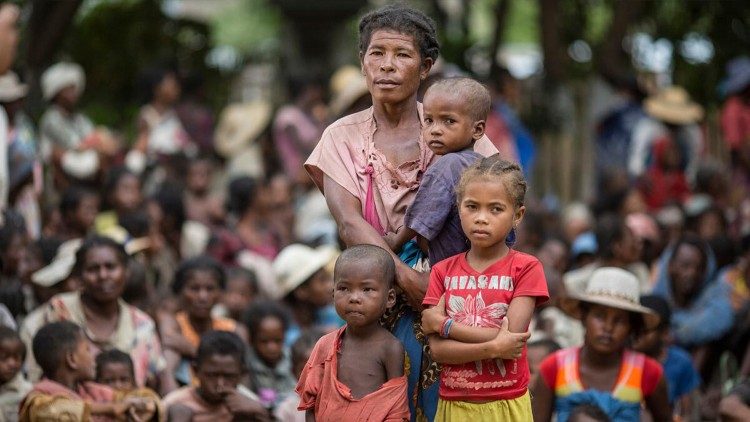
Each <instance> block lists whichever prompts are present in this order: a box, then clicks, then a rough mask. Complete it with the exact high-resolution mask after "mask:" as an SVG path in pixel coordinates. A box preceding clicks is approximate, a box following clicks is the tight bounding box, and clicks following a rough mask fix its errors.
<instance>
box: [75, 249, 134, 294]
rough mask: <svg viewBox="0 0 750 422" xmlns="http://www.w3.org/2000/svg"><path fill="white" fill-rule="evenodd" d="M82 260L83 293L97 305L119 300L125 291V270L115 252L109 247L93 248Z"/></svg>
mask: <svg viewBox="0 0 750 422" xmlns="http://www.w3.org/2000/svg"><path fill="white" fill-rule="evenodd" d="M83 259H84V262H83V266H82V268H81V281H82V282H83V291H84V292H85V293H86V294H87V295H88V296H89V297H91V298H92V299H94V300H95V301H96V302H99V303H108V302H113V301H116V300H117V299H119V298H120V296H122V292H123V291H124V290H125V280H126V279H127V269H126V268H125V264H124V263H123V262H122V261H121V260H120V259H121V257H120V256H119V254H118V253H117V251H115V250H114V249H112V248H111V247H109V246H95V247H93V248H91V249H89V250H88V251H87V252H86V255H85V256H84V258H83Z"/></svg>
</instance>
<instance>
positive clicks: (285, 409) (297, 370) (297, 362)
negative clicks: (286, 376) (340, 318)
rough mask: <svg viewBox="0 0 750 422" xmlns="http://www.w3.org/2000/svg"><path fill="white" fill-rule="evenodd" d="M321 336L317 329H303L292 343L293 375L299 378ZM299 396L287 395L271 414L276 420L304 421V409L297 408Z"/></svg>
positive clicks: (286, 421)
mask: <svg viewBox="0 0 750 422" xmlns="http://www.w3.org/2000/svg"><path fill="white" fill-rule="evenodd" d="M321 337H323V333H322V332H321V331H318V330H314V329H311V330H305V331H303V332H302V334H301V335H300V336H299V338H298V339H297V341H295V342H294V344H293V345H292V371H293V374H294V377H295V378H296V379H297V380H299V377H300V375H301V374H302V370H303V369H304V368H305V364H306V363H307V361H308V360H309V359H310V354H311V353H312V351H313V348H314V347H315V343H317V342H318V340H320V338H321ZM299 399H300V397H299V396H298V395H297V393H296V392H295V393H292V394H290V395H288V396H287V398H286V399H284V400H283V401H282V402H281V403H279V405H278V406H276V409H274V411H273V416H274V417H275V418H276V420H278V421H284V422H305V413H306V412H304V411H299V410H297V404H299Z"/></svg>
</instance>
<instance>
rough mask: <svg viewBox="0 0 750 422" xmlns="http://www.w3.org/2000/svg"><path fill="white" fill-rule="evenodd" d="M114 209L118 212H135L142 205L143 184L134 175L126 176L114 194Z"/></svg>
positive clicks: (121, 179)
mask: <svg viewBox="0 0 750 422" xmlns="http://www.w3.org/2000/svg"><path fill="white" fill-rule="evenodd" d="M112 197H113V202H114V204H113V205H114V207H115V208H116V209H117V210H122V211H133V210H135V209H137V208H138V207H139V206H140V205H141V182H140V181H139V180H138V178H137V177H136V176H135V175H133V174H125V175H123V176H122V177H121V178H120V180H118V181H117V184H116V185H115V191H114V192H112Z"/></svg>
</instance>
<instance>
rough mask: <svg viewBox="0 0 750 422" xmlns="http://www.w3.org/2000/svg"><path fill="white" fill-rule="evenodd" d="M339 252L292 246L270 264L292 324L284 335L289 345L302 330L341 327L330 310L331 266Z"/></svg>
mask: <svg viewBox="0 0 750 422" xmlns="http://www.w3.org/2000/svg"><path fill="white" fill-rule="evenodd" d="M338 255H339V251H338V250H337V249H336V248H334V247H331V246H319V247H317V248H311V247H309V246H306V245H302V244H299V243H295V244H292V245H289V246H287V247H286V248H284V249H282V250H281V252H280V253H279V255H278V256H277V257H276V259H275V260H274V261H273V270H274V273H275V274H276V280H277V283H278V286H279V290H278V296H277V298H278V299H281V300H283V302H284V303H285V304H286V305H287V306H288V308H289V310H291V312H292V315H293V317H294V321H293V322H292V323H291V324H290V325H289V328H288V329H287V332H286V333H285V339H284V343H285V344H286V345H287V346H291V345H292V344H293V343H294V342H295V341H296V340H297V338H298V337H299V335H300V333H301V331H302V330H303V329H305V328H310V327H317V328H322V329H327V330H330V329H335V328H338V327H340V326H341V325H343V321H342V320H341V319H340V318H339V317H338V316H337V314H336V310H335V308H334V307H333V271H332V264H333V262H334V261H335V260H336V258H337V257H338Z"/></svg>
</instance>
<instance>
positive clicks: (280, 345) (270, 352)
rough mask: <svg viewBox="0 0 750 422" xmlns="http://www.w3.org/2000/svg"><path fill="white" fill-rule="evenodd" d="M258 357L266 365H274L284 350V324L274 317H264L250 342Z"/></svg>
mask: <svg viewBox="0 0 750 422" xmlns="http://www.w3.org/2000/svg"><path fill="white" fill-rule="evenodd" d="M250 343H251V345H252V346H253V349H255V353H256V354H257V355H258V357H259V358H260V359H261V360H262V361H263V362H264V363H265V364H266V365H268V366H270V367H275V366H276V364H277V363H279V361H280V360H281V357H282V352H283V351H284V324H283V323H282V322H281V320H279V319H278V318H276V317H272V316H269V317H266V318H264V319H263V320H262V321H261V322H260V324H258V329H257V331H256V332H255V333H252V341H251V342H250Z"/></svg>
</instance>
